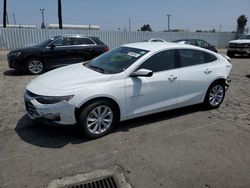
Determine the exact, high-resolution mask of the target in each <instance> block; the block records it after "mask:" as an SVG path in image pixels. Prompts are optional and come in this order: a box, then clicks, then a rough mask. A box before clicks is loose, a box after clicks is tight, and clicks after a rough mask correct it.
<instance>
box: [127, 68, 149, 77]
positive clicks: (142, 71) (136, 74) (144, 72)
mask: <svg viewBox="0 0 250 188" xmlns="http://www.w3.org/2000/svg"><path fill="white" fill-rule="evenodd" d="M151 76H153V71H151V70H148V69H139V70H137V71H135V72H133V73H132V74H131V75H130V77H151Z"/></svg>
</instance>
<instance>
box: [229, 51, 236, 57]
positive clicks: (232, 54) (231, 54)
mask: <svg viewBox="0 0 250 188" xmlns="http://www.w3.org/2000/svg"><path fill="white" fill-rule="evenodd" d="M227 56H228V57H230V58H233V57H234V56H235V54H234V53H233V52H227Z"/></svg>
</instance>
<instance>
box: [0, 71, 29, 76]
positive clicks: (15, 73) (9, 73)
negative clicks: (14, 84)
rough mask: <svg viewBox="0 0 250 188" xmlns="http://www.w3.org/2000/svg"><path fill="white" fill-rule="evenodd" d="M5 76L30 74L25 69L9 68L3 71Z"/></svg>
mask: <svg viewBox="0 0 250 188" xmlns="http://www.w3.org/2000/svg"><path fill="white" fill-rule="evenodd" d="M3 75H5V76H30V75H28V74H27V73H26V72H25V71H19V70H7V71H5V72H4V73H3Z"/></svg>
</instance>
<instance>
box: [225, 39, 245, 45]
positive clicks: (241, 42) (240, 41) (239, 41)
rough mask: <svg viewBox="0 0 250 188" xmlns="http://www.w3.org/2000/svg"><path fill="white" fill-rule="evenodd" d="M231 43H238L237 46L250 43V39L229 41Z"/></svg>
mask: <svg viewBox="0 0 250 188" xmlns="http://www.w3.org/2000/svg"><path fill="white" fill-rule="evenodd" d="M229 43H237V44H243V43H250V39H238V40H231V41H229Z"/></svg>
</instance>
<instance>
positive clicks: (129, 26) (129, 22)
mask: <svg viewBox="0 0 250 188" xmlns="http://www.w3.org/2000/svg"><path fill="white" fill-rule="evenodd" d="M128 28H129V29H128V30H129V31H131V19H130V18H129V19H128Z"/></svg>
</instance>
